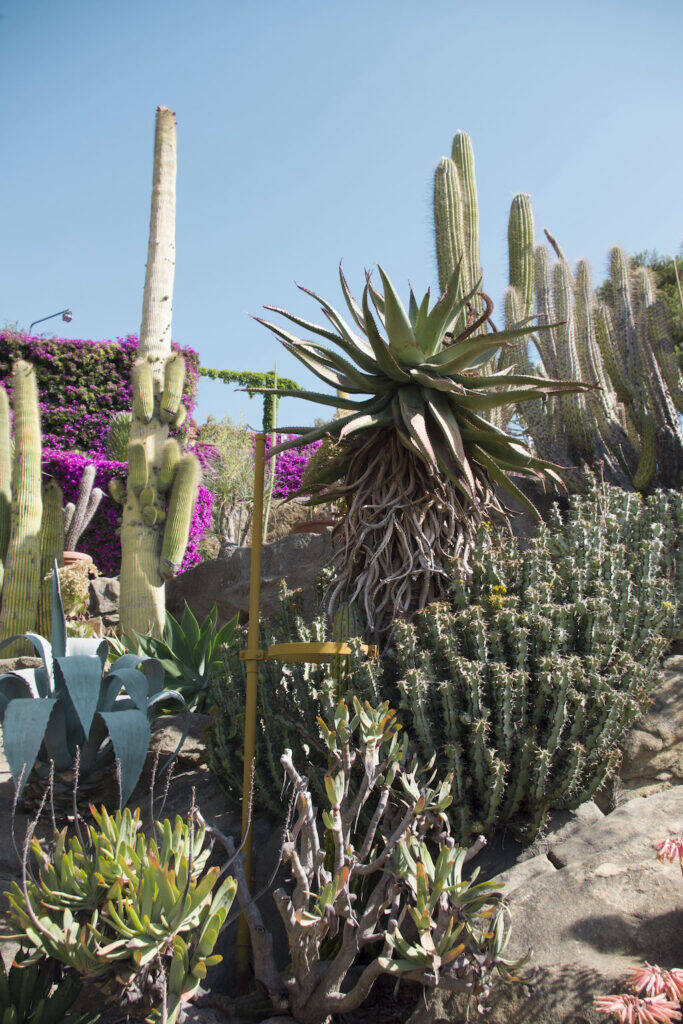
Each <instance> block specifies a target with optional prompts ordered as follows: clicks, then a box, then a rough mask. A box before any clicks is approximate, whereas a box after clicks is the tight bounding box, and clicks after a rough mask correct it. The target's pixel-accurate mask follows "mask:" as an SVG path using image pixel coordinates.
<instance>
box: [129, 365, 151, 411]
mask: <svg viewBox="0 0 683 1024" xmlns="http://www.w3.org/2000/svg"><path fill="white" fill-rule="evenodd" d="M131 376H132V381H133V415H134V416H135V418H136V419H138V420H140V421H141V422H142V423H149V421H150V420H151V419H152V416H153V415H154V376H153V374H152V367H151V365H150V363H148V362H147V360H146V359H137V360H136V361H135V363H134V365H133V370H132V374H131Z"/></svg>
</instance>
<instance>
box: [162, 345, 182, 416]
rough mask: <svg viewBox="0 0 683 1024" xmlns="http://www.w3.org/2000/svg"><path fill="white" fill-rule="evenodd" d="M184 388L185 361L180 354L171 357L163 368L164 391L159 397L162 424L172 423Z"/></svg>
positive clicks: (178, 408)
mask: <svg viewBox="0 0 683 1024" xmlns="http://www.w3.org/2000/svg"><path fill="white" fill-rule="evenodd" d="M184 386H185V360H184V358H183V356H182V355H180V353H176V355H174V356H172V357H171V358H170V359H169V360H168V361H167V363H166V366H165V367H164V391H163V394H162V396H161V409H160V417H161V421H162V422H163V423H173V422H174V421H175V419H176V417H177V415H178V412H179V410H180V403H181V400H182V397H183V387H184Z"/></svg>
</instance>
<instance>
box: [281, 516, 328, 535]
mask: <svg viewBox="0 0 683 1024" xmlns="http://www.w3.org/2000/svg"><path fill="white" fill-rule="evenodd" d="M336 525H337V520H336V519H306V520H304V521H303V522H301V523H294V526H293V527H292V528H291V530H290V531H289V533H290V535H291V534H293V533H324V532H325V530H328V529H329V528H330V527H331V526H336Z"/></svg>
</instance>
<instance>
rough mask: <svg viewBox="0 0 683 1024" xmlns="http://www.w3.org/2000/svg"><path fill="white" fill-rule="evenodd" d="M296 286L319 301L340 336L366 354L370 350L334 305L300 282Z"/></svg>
mask: <svg viewBox="0 0 683 1024" xmlns="http://www.w3.org/2000/svg"><path fill="white" fill-rule="evenodd" d="M297 287H298V288H299V289H300V291H302V292H305V293H306V295H310V296H311V298H312V299H315V300H316V302H319V303H320V305H321V306H322V310H323V313H324V314H325V316H326V317H327V318H328V320H330V322H331V323H332V325H333V327H336V329H337V331H338V332H339V334H340V335H341V336H342V338H344V339H346V341H347V342H348V343H349V344H351V345H353V346H354V347H356V348H359V349H361V351H363V350H364V351H365V352H366V354H369V351H370V350H369V349H368V346H367V344H366V342H365V339H364V338H359V337H358V335H357V334H356V333H355V332H354V331H352V330H351V328H350V327H349V325H348V324H347V322H346V320H344V318H343V316H342V315H341V314H340V313H338V312H337V310H336V309H335V308H334V306H331V305H330V303H329V302H328V301H327V300H326V299H324V298H323V297H322V296H321V295H317V294H316V293H315V292H312V291H311V290H310V289H309V288H304V286H303V285H301V284H300V285H297ZM338 343H339V342H338V341H337V344H338Z"/></svg>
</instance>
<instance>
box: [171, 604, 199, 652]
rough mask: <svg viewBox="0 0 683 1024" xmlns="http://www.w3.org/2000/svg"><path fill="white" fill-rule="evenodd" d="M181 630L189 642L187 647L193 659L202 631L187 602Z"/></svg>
mask: <svg viewBox="0 0 683 1024" xmlns="http://www.w3.org/2000/svg"><path fill="white" fill-rule="evenodd" d="M169 618H172V616H169ZM180 628H181V629H182V631H183V633H184V634H185V639H186V641H187V645H188V648H189V651H190V657H192V650H193V648H194V646H195V644H196V643H197V641H198V640H199V635H200V629H199V623H198V622H197V620H196V618H195V617H194V615H193V614H192V609H191V608H190V606H189V604H188V603H187V601H186V602H185V608H184V609H183V617H182V619H181V621H180Z"/></svg>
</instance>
